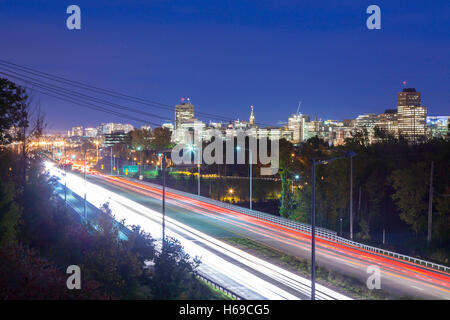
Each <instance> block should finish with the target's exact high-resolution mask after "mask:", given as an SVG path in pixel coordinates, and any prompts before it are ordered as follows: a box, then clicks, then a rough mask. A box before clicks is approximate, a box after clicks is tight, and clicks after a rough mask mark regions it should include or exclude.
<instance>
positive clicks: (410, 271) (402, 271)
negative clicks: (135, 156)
mask: <svg viewBox="0 0 450 320" xmlns="http://www.w3.org/2000/svg"><path fill="white" fill-rule="evenodd" d="M98 175H99V178H100V177H102V178H103V179H107V181H108V183H109V184H115V185H117V186H119V187H121V188H126V189H130V190H133V191H136V192H139V193H141V194H145V195H148V196H151V197H153V198H156V199H158V197H161V190H160V189H158V188H155V187H152V186H149V185H146V184H143V183H136V182H133V181H129V180H126V179H123V178H118V177H113V178H111V177H109V176H104V175H102V174H98ZM166 199H167V203H172V204H174V205H175V206H177V207H181V208H185V209H187V210H189V211H191V212H195V213H197V214H202V215H205V216H208V217H210V218H214V219H217V220H220V221H224V222H226V223H227V224H230V225H234V226H237V227H239V228H242V229H244V230H247V231H251V232H253V233H255V234H260V235H263V236H265V237H267V238H271V239H274V240H276V241H279V242H282V243H285V244H289V245H291V246H295V247H298V248H301V249H304V250H310V245H309V242H310V237H311V236H310V234H308V233H306V232H302V231H299V230H293V229H290V228H288V227H285V226H280V225H277V224H275V223H272V222H268V221H264V220H260V219H256V218H255V217H251V216H248V215H245V214H242V213H239V212H235V211H233V210H229V209H226V208H222V207H219V206H216V205H212V204H209V203H205V202H202V201H199V200H196V199H192V198H189V197H186V196H182V195H178V194H175V193H172V192H166ZM202 208H204V209H206V210H211V211H212V212H208V211H204V210H203V209H202ZM247 223H248V224H247ZM280 232H281V233H280ZM317 239H318V242H317V244H320V247H317V248H316V250H317V252H318V253H320V254H321V255H322V256H324V257H327V258H332V259H334V260H337V261H339V262H342V263H345V264H347V265H354V266H355V267H360V268H361V269H362V268H364V269H366V268H367V267H368V266H370V265H373V264H375V265H378V266H379V267H380V269H381V270H382V274H384V275H389V276H391V277H392V279H393V280H395V279H397V280H399V281H409V282H411V283H415V284H421V285H425V286H427V287H429V288H432V289H435V290H438V291H441V292H442V293H444V295H445V296H443V297H447V296H448V293H450V290H449V289H450V277H449V275H448V274H446V273H445V272H442V271H439V270H435V269H431V268H429V267H425V266H420V265H417V264H414V263H411V262H408V261H404V260H400V259H398V258H394V257H387V256H384V255H381V254H377V253H373V252H370V251H367V250H364V249H361V248H358V247H354V246H351V245H347V244H341V243H339V242H336V241H332V240H329V239H326V238H319V237H318V238H317ZM394 278H395V279H394Z"/></svg>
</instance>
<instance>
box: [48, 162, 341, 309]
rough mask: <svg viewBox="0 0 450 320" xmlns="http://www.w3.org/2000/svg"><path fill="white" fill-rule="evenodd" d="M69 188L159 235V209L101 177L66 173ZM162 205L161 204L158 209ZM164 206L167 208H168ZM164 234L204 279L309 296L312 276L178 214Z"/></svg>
mask: <svg viewBox="0 0 450 320" xmlns="http://www.w3.org/2000/svg"><path fill="white" fill-rule="evenodd" d="M47 168H48V169H49V171H50V172H51V174H52V175H55V176H56V177H58V178H59V180H60V182H61V183H63V181H64V176H63V174H62V171H60V170H58V169H56V168H54V167H53V166H52V165H51V164H47ZM65 182H66V183H67V187H68V189H70V190H71V191H72V192H74V193H75V194H77V195H78V196H79V197H83V195H84V191H85V190H86V191H87V196H86V199H87V201H88V202H89V204H90V206H91V207H97V208H98V207H99V206H100V205H101V204H103V203H105V202H108V203H109V205H110V208H111V210H112V212H113V214H114V215H115V218H116V219H117V220H122V219H126V222H125V223H126V225H140V226H141V227H142V228H143V229H144V230H145V231H147V232H150V233H151V234H152V236H153V237H154V238H155V239H157V240H158V235H159V240H160V237H161V213H160V210H159V211H156V210H153V209H152V208H151V207H150V206H144V205H142V204H141V203H138V202H136V201H134V200H133V199H132V198H133V197H125V196H123V195H121V194H120V193H119V192H115V191H114V190H110V188H104V187H103V186H101V185H100V184H101V182H103V183H105V182H106V183H107V180H104V178H99V177H95V176H89V181H88V182H86V183H85V182H84V181H83V179H82V178H80V177H79V176H78V175H76V174H72V173H67V175H66V180H65ZM68 201H69V202H71V205H74V206H78V207H82V206H81V203H82V202H81V201H79V200H78V201H79V203H76V201H77V200H76V197H73V196H70V197H68ZM159 209H160V208H159ZM168 211H171V210H170V209H168ZM166 227H167V228H166V235H167V236H171V237H174V238H177V239H178V240H179V241H180V242H181V244H182V245H183V247H184V249H185V251H186V252H187V253H189V254H190V255H191V256H198V257H199V258H200V259H201V261H202V264H201V265H200V267H199V269H198V271H199V273H200V274H203V275H206V276H207V277H208V278H210V279H212V280H214V281H215V282H218V283H220V284H221V285H223V286H224V287H226V288H227V289H229V290H231V291H233V292H234V293H236V294H238V295H240V296H242V297H244V298H246V299H271V300H280V299H289V300H297V299H309V294H310V280H309V279H305V278H303V277H300V276H298V275H295V274H293V273H291V272H288V271H286V270H284V269H282V268H279V267H277V266H275V265H273V264H270V263H267V262H265V261H263V260H261V259H258V258H256V257H254V256H251V255H249V254H248V253H246V252H244V251H242V250H239V249H237V248H235V247H232V246H230V245H228V244H226V243H224V242H223V241H220V240H217V239H216V238H215V237H212V236H210V235H208V234H206V233H203V232H201V231H199V230H197V229H195V228H193V227H191V226H188V225H186V224H184V223H182V222H180V221H178V220H176V219H173V218H171V217H170V215H168V216H167V218H166ZM316 297H317V298H318V299H327V300H328V299H339V300H347V299H349V298H348V297H347V296H345V295H342V294H340V293H338V292H335V291H333V290H330V289H328V288H326V287H323V286H321V285H316Z"/></svg>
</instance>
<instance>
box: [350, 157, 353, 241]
mask: <svg viewBox="0 0 450 320" xmlns="http://www.w3.org/2000/svg"><path fill="white" fill-rule="evenodd" d="M350 239H351V240H353V157H352V156H351V157H350Z"/></svg>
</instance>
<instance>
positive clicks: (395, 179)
mask: <svg viewBox="0 0 450 320" xmlns="http://www.w3.org/2000/svg"><path fill="white" fill-rule="evenodd" d="M428 172H429V167H428V165H427V164H426V163H425V162H418V163H415V164H413V165H411V166H410V167H408V168H405V169H398V170H395V171H394V172H393V173H392V175H391V176H390V178H389V179H390V181H391V182H392V186H393V187H394V190H395V192H394V193H393V194H392V199H394V200H395V201H396V204H397V207H398V208H399V211H400V218H401V219H402V220H403V221H405V222H406V223H407V224H408V225H410V226H411V228H412V229H413V230H414V232H415V233H416V235H417V234H418V233H419V232H422V231H424V230H425V227H426V223H427V209H428V205H427V191H428V188H429V180H428V179H429V175H428Z"/></svg>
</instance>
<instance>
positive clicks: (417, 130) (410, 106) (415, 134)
mask: <svg viewBox="0 0 450 320" xmlns="http://www.w3.org/2000/svg"><path fill="white" fill-rule="evenodd" d="M397 115H398V133H399V135H401V136H403V137H405V138H406V139H407V140H409V141H412V142H414V143H415V142H417V141H418V140H422V139H424V138H425V136H426V118H427V108H426V107H425V106H421V104H420V92H416V89H414V88H405V89H403V90H402V92H399V93H398V108H397Z"/></svg>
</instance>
